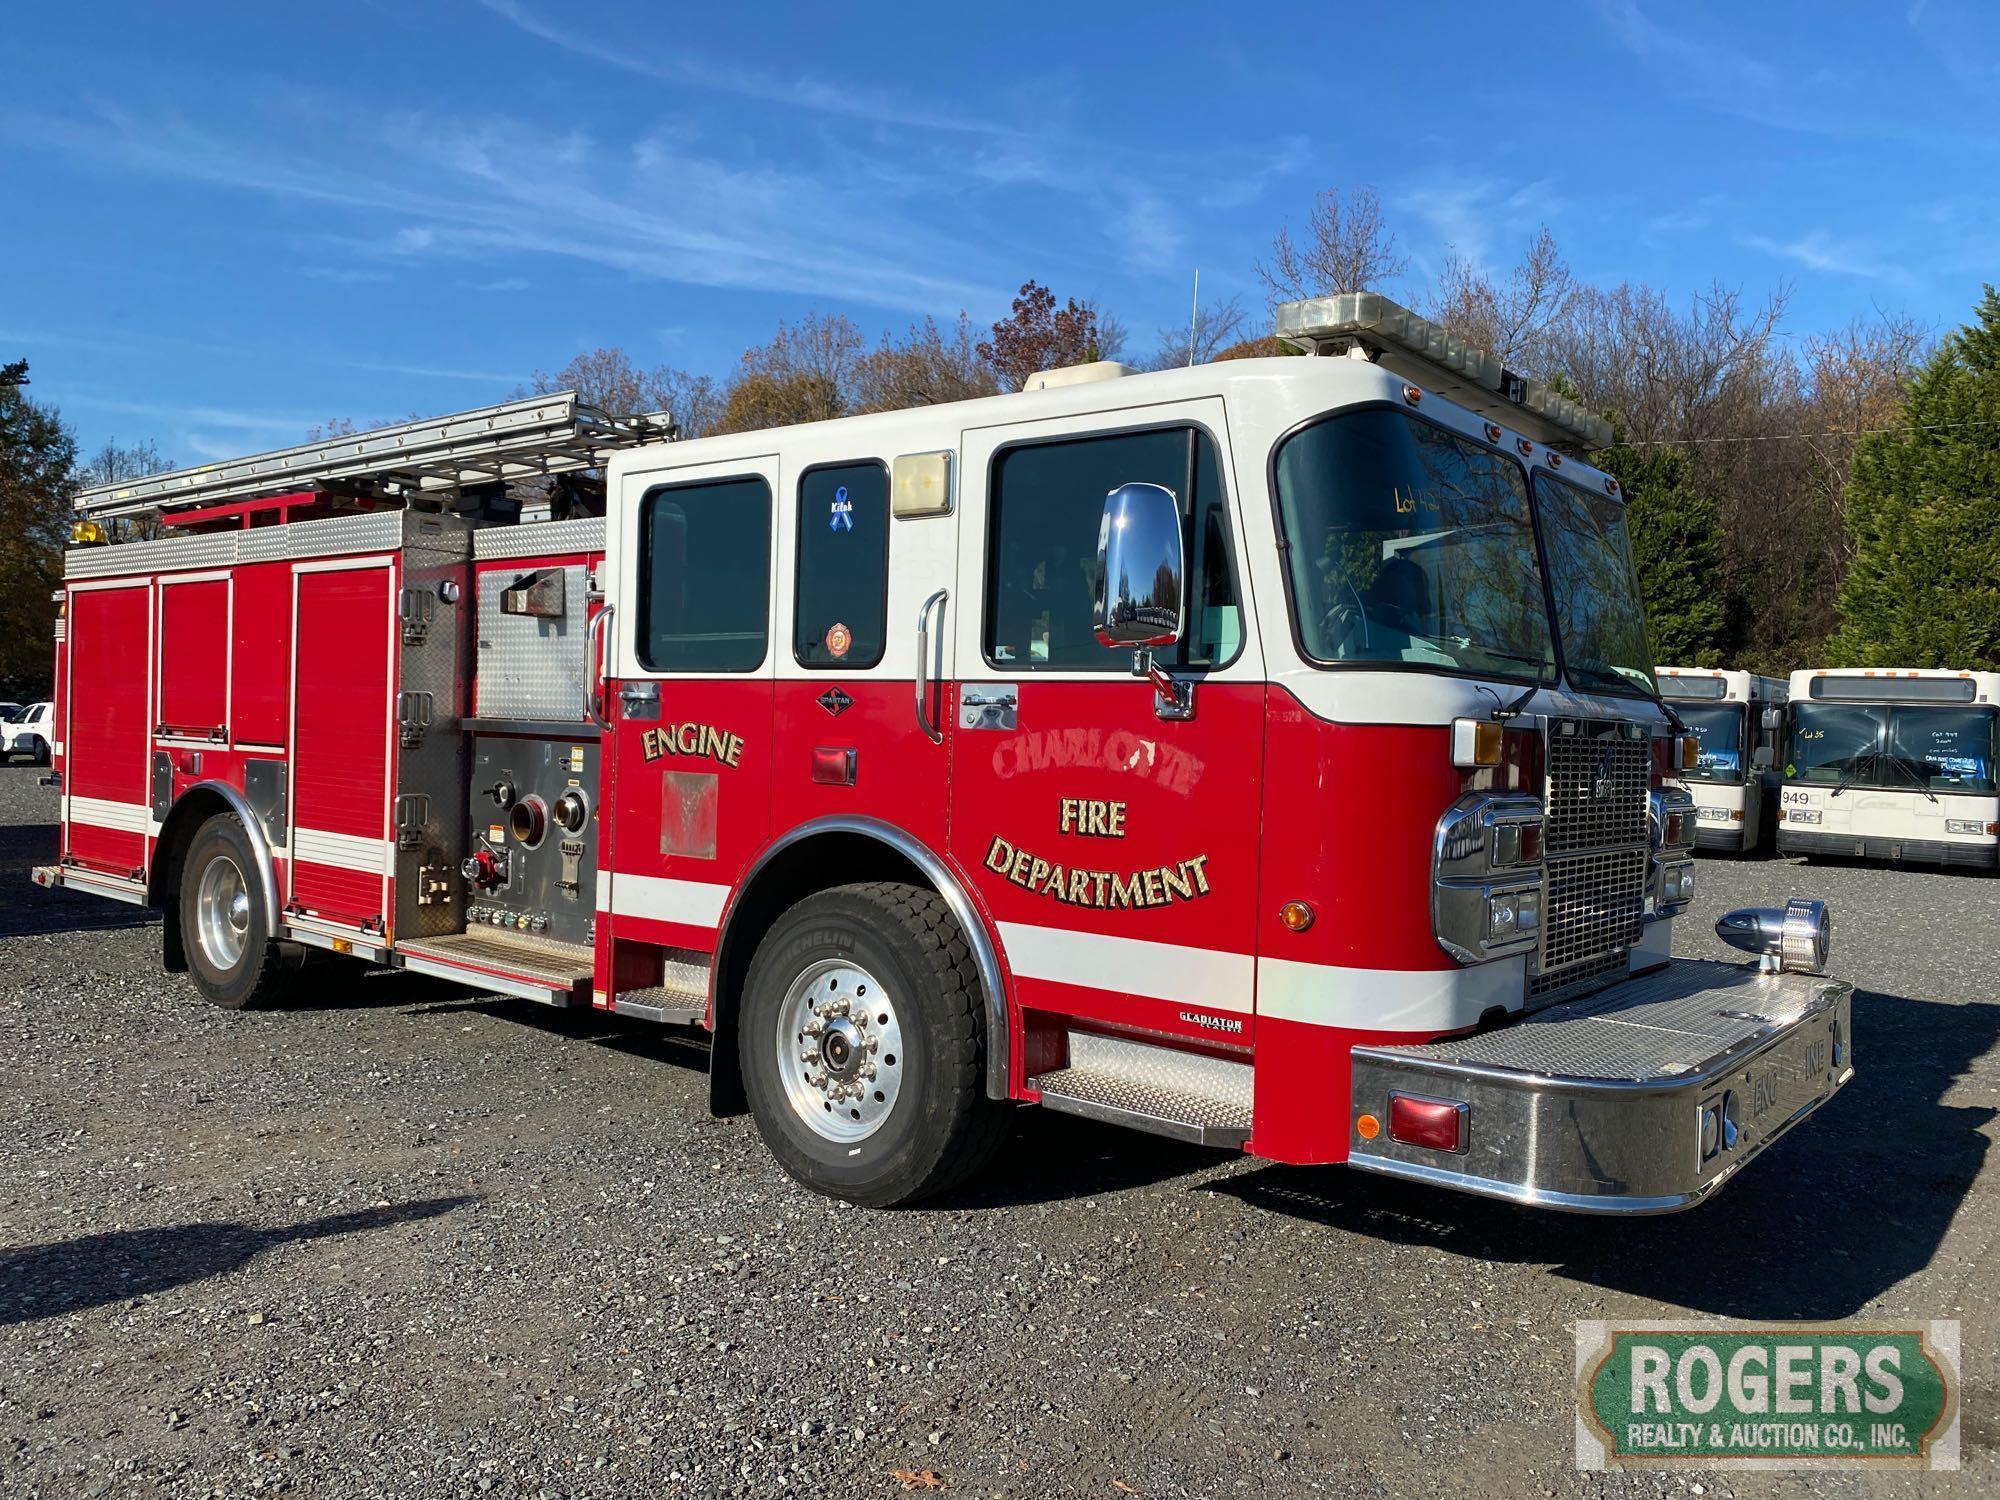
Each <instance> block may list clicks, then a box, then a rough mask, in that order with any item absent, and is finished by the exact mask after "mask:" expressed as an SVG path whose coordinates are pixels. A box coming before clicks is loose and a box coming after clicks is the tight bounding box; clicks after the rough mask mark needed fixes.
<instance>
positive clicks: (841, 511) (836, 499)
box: [827, 484, 854, 531]
mask: <svg viewBox="0 0 2000 1500" xmlns="http://www.w3.org/2000/svg"><path fill="white" fill-rule="evenodd" d="M831 508H832V511H833V515H832V518H831V519H830V520H829V521H828V522H827V525H828V526H829V527H831V528H832V529H833V530H835V531H852V530H853V529H854V502H853V501H852V500H850V499H848V498H847V486H846V485H844V484H843V485H842V486H841V487H840V488H839V489H837V490H835V491H834V492H833V505H832V507H831Z"/></svg>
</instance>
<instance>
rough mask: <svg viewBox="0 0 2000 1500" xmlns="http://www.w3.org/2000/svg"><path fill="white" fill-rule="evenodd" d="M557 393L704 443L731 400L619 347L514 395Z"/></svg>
mask: <svg viewBox="0 0 2000 1500" xmlns="http://www.w3.org/2000/svg"><path fill="white" fill-rule="evenodd" d="M551 391H575V392H576V393H577V396H578V398H579V399H581V400H582V401H584V402H585V403H587V404H588V405H591V406H595V407H597V408H598V409H599V410H601V411H605V412H609V413H610V414H611V415H612V416H614V417H630V416H638V415H641V414H643V413H646V412H656V411H664V412H667V413H669V414H671V415H672V417H673V419H674V426H675V428H676V429H677V430H678V431H679V432H680V434H681V435H682V436H683V437H700V436H702V435H703V434H704V433H706V432H709V431H711V430H713V428H714V427H715V425H716V423H717V422H718V421H719V420H720V419H721V415H722V406H723V402H724V400H725V398H726V395H727V393H726V392H724V391H722V390H721V389H720V388H718V386H717V385H716V382H715V378H714V377H713V376H710V375H694V374H690V373H689V372H688V371H686V370H677V369H675V368H674V367H673V366H671V365H655V366H654V367H653V368H652V369H650V370H647V369H642V368H641V367H639V366H638V365H635V364H634V363H633V362H632V360H631V357H630V356H629V355H627V354H626V352H625V351H624V350H623V349H620V348H617V347H615V346H614V347H610V348H598V349H586V350H585V351H584V352H583V353H581V354H579V355H577V356H576V357H575V358H574V359H572V360H571V361H570V362H569V363H568V364H566V365H564V366H563V367H562V368H561V369H560V370H557V371H556V372H555V373H554V374H553V375H551V374H550V373H549V372H548V371H546V370H537V371H535V373H534V375H533V376H532V377H531V378H530V379H529V381H528V383H527V384H526V385H524V386H521V387H520V388H518V389H517V390H516V391H515V392H514V394H515V396H516V397H520V396H541V395H546V394H548V393H549V392H551ZM350 430H351V429H350Z"/></svg>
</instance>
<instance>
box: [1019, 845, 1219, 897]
mask: <svg viewBox="0 0 2000 1500" xmlns="http://www.w3.org/2000/svg"><path fill="white" fill-rule="evenodd" d="M985 864H986V868H987V869H989V870H991V871H993V873H994V874H996V875H999V876H1000V877H1002V878H1003V879H1005V880H1007V881H1008V882H1009V883H1011V884H1013V885H1018V886H1019V887H1020V888H1021V889H1022V890H1024V891H1032V892H1034V893H1035V894H1036V895H1037V896H1046V897H1048V898H1049V899H1050V900H1051V901H1059V902H1061V903H1062V904H1063V905H1064V906H1089V907H1097V908H1101V909H1107V910H1115V911H1139V910H1144V909H1146V908H1148V907H1154V906H1171V905H1172V904H1173V903H1174V902H1176V901H1197V900H1199V899H1200V898H1201V897H1203V896H1206V895H1207V894H1208V893H1209V883H1208V856H1207V855H1206V854H1196V855H1192V856H1190V857H1189V858H1187V859H1183V860H1180V861H1178V862H1177V863H1174V864H1171V865H1156V866H1154V867H1153V868H1152V869H1149V870H1134V871H1132V872H1130V873H1129V874H1121V873H1119V872H1118V871H1115V870H1080V869H1071V868H1068V867H1066V866H1064V865H1059V864H1056V863H1055V862H1053V861H1052V860H1046V859H1043V858H1042V857H1041V856H1040V855H1037V854H1032V853H1030V852H1029V851H1028V850H1026V849H1023V848H1020V847H1019V846H1018V845H1015V844H1012V843H1009V842H1008V841H1007V840H1006V839H1003V838H1001V837H1000V836H999V835H998V834H995V835H994V837H993V842H992V844H991V845H990V846H988V848H987V850H986V860H985Z"/></svg>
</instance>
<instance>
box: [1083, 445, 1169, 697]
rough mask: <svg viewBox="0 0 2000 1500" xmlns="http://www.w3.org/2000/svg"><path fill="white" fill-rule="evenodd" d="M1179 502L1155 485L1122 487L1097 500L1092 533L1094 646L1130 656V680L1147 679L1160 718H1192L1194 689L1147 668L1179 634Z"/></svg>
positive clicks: (1150, 666) (1156, 669)
mask: <svg viewBox="0 0 2000 1500" xmlns="http://www.w3.org/2000/svg"><path fill="white" fill-rule="evenodd" d="M1186 546H1187V544H1186V542H1185V540H1184V539H1183V538H1182V535H1181V503H1180V501H1179V500H1178V499H1177V498H1176V497H1175V495H1174V492H1173V491H1172V490H1170V489H1167V488H1166V487H1164V486H1163V485H1157V484H1121V485H1119V486H1118V488H1117V489H1115V490H1113V491H1112V492H1111V493H1110V494H1108V495H1106V496H1105V497H1104V518H1103V520H1102V521H1101V522H1100V523H1099V525H1098V528H1097V599H1096V607H1095V609H1094V611H1093V613H1092V624H1093V626H1094V627H1095V628H1096V631H1097V640H1098V644H1099V645H1102V646H1108V647H1110V648H1111V649H1113V650H1117V649H1120V648H1124V649H1127V650H1130V651H1131V652H1132V675H1133V676H1135V677H1145V678H1150V679H1151V681H1152V683H1153V687H1154V690H1155V691H1156V692H1157V694H1158V698H1157V700H1156V701H1155V703H1154V705H1153V708H1154V712H1156V713H1157V714H1158V715H1159V716H1160V717H1161V718H1163V719H1186V718H1191V717H1193V714H1194V688H1193V685H1192V684H1191V683H1186V682H1176V681H1175V680H1174V679H1173V677H1172V676H1170V675H1169V674H1168V673H1166V672H1164V671H1162V670H1161V669H1160V668H1159V667H1157V666H1155V665H1154V664H1153V652H1154V651H1155V650H1156V649H1158V648H1159V647H1162V646H1173V645H1177V644H1179V642H1180V638H1181V633H1182V631H1183V630H1184V629H1185V628H1186V625H1185V621H1186V599H1187V550H1186Z"/></svg>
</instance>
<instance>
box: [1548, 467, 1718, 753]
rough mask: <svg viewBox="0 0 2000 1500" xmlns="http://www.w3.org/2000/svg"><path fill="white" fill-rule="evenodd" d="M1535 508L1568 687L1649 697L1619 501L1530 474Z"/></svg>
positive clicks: (1649, 662)
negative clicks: (1546, 554) (1539, 521)
mask: <svg viewBox="0 0 2000 1500" xmlns="http://www.w3.org/2000/svg"><path fill="white" fill-rule="evenodd" d="M1535 506H1536V509H1537V511H1538V513H1539V514H1540V516H1541V519H1542V539H1543V541H1544V542H1545V543H1547V545H1548V549H1549V584H1550V587H1551V590H1552V592H1553V593H1554V594H1555V601H1556V629H1557V631H1558V632H1560V634H1561V636H1562V653H1563V670H1564V671H1565V672H1566V673H1567V674H1568V675H1569V680H1570V683H1571V685H1572V686H1574V687H1577V688H1580V689H1582V690H1583V691H1585V692H1592V691H1596V692H1607V693H1631V692H1639V693H1648V694H1650V693H1651V692H1652V691H1653V651H1652V647H1651V646H1649V645H1648V644H1647V642H1646V612H1645V608H1644V606H1643V605H1641V604H1640V602H1639V576H1638V573H1637V571H1636V570H1635V569H1634V567H1633V566H1632V537H1631V533H1630V532H1629V531H1628V530H1627V528H1626V524H1625V504H1624V502H1623V501H1621V500H1617V499H1614V498H1613V497H1612V496H1610V495H1594V494H1592V493H1591V492H1590V491H1588V490H1585V489H1580V488H1579V487H1577V486H1576V485H1573V484H1570V483H1569V482H1568V481H1566V480H1562V479H1557V478H1555V477H1554V476H1552V475H1549V474H1537V475H1535ZM1682 717H1686V716H1685V715H1683V716H1682Z"/></svg>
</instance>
